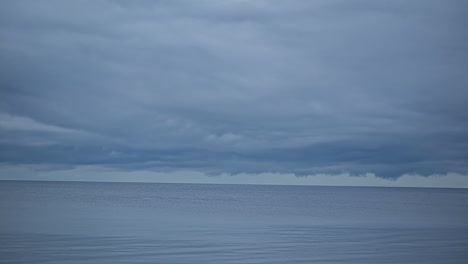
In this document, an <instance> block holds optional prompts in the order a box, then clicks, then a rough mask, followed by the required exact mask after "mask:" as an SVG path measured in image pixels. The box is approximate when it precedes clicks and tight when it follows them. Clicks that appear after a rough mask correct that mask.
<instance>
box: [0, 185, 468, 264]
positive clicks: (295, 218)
mask: <svg viewBox="0 0 468 264" xmlns="http://www.w3.org/2000/svg"><path fill="white" fill-rule="evenodd" d="M0 263H57V264H58V263H60V264H67V263H70V264H71V263H169V264H170V263H203V264H205V263H281V264H288V263H373V264H377V263H444V264H449V263H460V264H461V263H463V264H466V263H468V190H467V189H438V188H381V187H324V186H273V185H270V186H268V185H216V184H158V183H98V182H39V181H37V182H33V181H0Z"/></svg>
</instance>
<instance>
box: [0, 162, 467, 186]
mask: <svg viewBox="0 0 468 264" xmlns="http://www.w3.org/2000/svg"><path fill="white" fill-rule="evenodd" d="M1 168H2V171H4V172H7V173H5V174H4V175H3V176H2V178H1V179H2V180H45V181H103V182H156V183H205V184H239V183H241V184H267V185H314V186H373V187H429V188H432V187H437V188H468V175H462V174H458V173H447V174H441V175H438V174H434V175H429V176H423V175H403V176H402V177H400V178H398V179H385V178H381V177H377V176H376V175H375V174H372V173H365V174H362V175H358V176H352V175H350V174H348V173H342V174H316V175H307V176H301V177H297V176H296V175H294V174H290V173H289V174H283V173H259V174H252V173H240V174H233V175H231V174H221V175H217V176H210V175H207V174H204V173H202V172H199V171H191V170H176V171H168V172H160V171H159V172H157V171H150V170H132V171H122V170H115V169H111V168H108V167H101V166H76V167H73V168H70V167H50V166H47V165H40V166H38V165H33V166H31V165H30V166H11V165H3V166H1ZM32 174H34V177H31V175H32Z"/></svg>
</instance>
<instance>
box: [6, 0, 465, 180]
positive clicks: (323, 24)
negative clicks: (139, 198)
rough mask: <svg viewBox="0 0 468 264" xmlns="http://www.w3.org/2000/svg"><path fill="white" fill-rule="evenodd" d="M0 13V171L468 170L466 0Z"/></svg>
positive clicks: (176, 4) (39, 8)
mask: <svg viewBox="0 0 468 264" xmlns="http://www.w3.org/2000/svg"><path fill="white" fill-rule="evenodd" d="M0 5H1V8H0V10H1V11H0V12H1V13H0V30H1V36H0V135H1V137H2V140H0V144H1V145H0V158H1V161H2V162H4V163H9V164H17V165H20V164H36V165H40V164H55V165H57V166H59V165H60V166H75V165H80V166H83V165H93V166H94V165H99V166H105V167H110V168H117V169H125V170H145V169H150V170H160V171H179V170H181V169H184V170H185V169H188V170H193V171H199V172H200V173H207V174H210V175H211V174H218V175H221V174H223V173H227V174H240V173H247V174H261V173H280V174H288V173H291V174H294V175H311V174H313V175H315V174H327V175H328V174H330V175H335V174H342V173H349V174H352V175H362V174H365V173H374V174H375V175H378V177H384V178H397V177H400V176H402V175H405V174H408V175H409V174H420V175H432V174H446V173H449V172H454V173H460V174H461V175H462V174H463V175H464V174H467V173H468V164H467V162H466V160H467V157H468V153H467V149H468V136H467V135H468V115H467V114H466V113H468V109H467V107H466V103H465V98H468V90H467V89H466V87H467V85H468V78H467V77H466V74H465V73H466V71H467V70H468V69H467V65H466V60H467V59H468V49H467V48H466V47H465V46H466V45H463V43H466V41H467V40H468V39H467V36H466V34H464V25H465V24H466V22H468V21H467V19H466V17H467V16H466V14H465V13H464V11H463V10H466V4H465V3H464V2H463V1H456V0H451V1H444V2H443V3H441V2H440V1H411V3H408V2H407V1H391V2H385V3H377V2H375V1H366V0H352V1H338V0H336V1H335V0H333V1H329V0H327V1H294V2H293V3H289V2H288V3H285V2H283V1H237V0H228V1H223V2H219V1H209V0H206V1H199V2H197V4H196V5H195V4H194V3H193V2H192V1H138V2H132V3H129V2H127V1H111V0H108V1H105V0H103V1H79V2H76V3H63V2H61V1H41V2H37V3H36V2H34V3H30V1H3V2H2V3H1V4H0ZM112 153H114V154H112Z"/></svg>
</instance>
